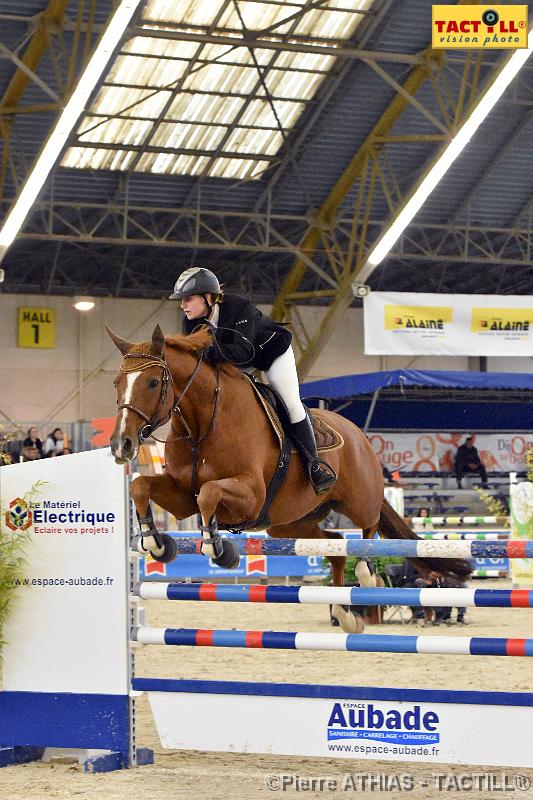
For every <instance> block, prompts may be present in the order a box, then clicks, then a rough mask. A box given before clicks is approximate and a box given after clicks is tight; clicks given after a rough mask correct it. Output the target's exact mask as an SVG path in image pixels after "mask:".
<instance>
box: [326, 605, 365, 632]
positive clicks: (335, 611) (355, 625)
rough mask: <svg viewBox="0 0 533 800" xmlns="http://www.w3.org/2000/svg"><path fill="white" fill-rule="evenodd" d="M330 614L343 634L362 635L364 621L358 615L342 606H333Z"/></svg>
mask: <svg viewBox="0 0 533 800" xmlns="http://www.w3.org/2000/svg"><path fill="white" fill-rule="evenodd" d="M331 614H332V616H334V617H336V618H337V619H338V621H339V625H340V626H341V628H342V630H343V631H344V633H363V631H364V629H365V621H364V619H363V617H362V616H361V615H360V614H354V613H353V612H352V611H350V610H348V611H347V610H346V609H345V608H343V606H333V608H332V610H331Z"/></svg>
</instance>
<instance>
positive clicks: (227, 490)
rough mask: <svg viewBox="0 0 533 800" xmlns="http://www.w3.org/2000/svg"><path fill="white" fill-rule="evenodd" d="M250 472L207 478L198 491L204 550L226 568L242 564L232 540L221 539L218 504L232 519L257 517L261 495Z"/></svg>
mask: <svg viewBox="0 0 533 800" xmlns="http://www.w3.org/2000/svg"><path fill="white" fill-rule="evenodd" d="M255 484H256V481H255V480H254V479H253V477H252V476H251V475H234V476H232V477H231V478H222V479H220V480H214V481H207V482H206V483H204V484H203V485H202V487H201V489H200V492H199V494H198V508H199V509H200V514H201V517H202V536H203V539H204V541H203V543H202V553H203V554H204V555H206V556H209V558H211V559H212V560H213V561H214V562H215V564H217V565H218V566H219V567H224V569H234V568H235V567H238V565H239V559H240V555H239V550H238V548H237V546H236V545H235V543H234V542H232V541H231V540H230V539H222V537H221V536H220V534H219V532H218V524H217V518H216V511H217V507H219V506H220V507H222V508H223V509H224V510H225V512H226V514H227V515H229V516H230V519H231V520H232V522H235V523H238V522H244V521H245V520H250V519H252V520H253V519H254V515H255V511H256V507H257V504H258V498H257V494H256V491H255V490H254V485H255Z"/></svg>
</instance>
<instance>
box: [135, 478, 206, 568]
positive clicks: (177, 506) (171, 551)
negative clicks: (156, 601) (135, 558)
mask: <svg viewBox="0 0 533 800" xmlns="http://www.w3.org/2000/svg"><path fill="white" fill-rule="evenodd" d="M131 496H132V498H133V502H134V503H135V510H136V512H137V519H138V521H139V528H140V531H141V536H140V538H139V541H138V545H137V549H138V550H139V552H140V553H150V555H151V556H152V558H155V560H156V561H162V562H163V563H165V564H168V563H169V562H170V561H173V560H174V559H175V558H176V545H175V542H174V539H173V538H172V536H169V535H168V533H160V532H159V531H158V530H157V528H156V526H155V523H154V518H153V516H152V509H151V507H150V500H153V501H154V502H155V503H157V505H158V506H161V508H164V509H165V511H168V512H169V513H170V514H172V515H173V516H175V517H176V519H185V517H190V516H191V515H192V514H194V513H196V510H197V509H196V505H195V503H194V500H193V498H192V497H191V496H190V493H187V492H185V491H184V490H183V489H182V488H181V487H180V485H179V483H177V482H176V481H175V480H174V478H173V477H172V476H171V475H141V476H140V477H138V478H136V479H135V480H134V481H132V484H131Z"/></svg>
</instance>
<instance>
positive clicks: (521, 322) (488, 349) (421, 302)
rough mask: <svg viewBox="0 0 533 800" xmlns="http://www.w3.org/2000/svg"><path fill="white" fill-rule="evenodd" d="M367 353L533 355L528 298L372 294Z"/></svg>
mask: <svg viewBox="0 0 533 800" xmlns="http://www.w3.org/2000/svg"><path fill="white" fill-rule="evenodd" d="M364 311H365V353H366V354H367V355H431V356H435V355H437V356H439V355H440V356H442V355H453V356H483V355H484V356H531V355H532V353H533V333H532V331H533V302H532V300H531V298H530V297H528V296H527V295H523V296H522V295H520V296H519V295H516V296H509V295H487V294H484V295H475V294H424V293H419V292H417V293H416V294H415V293H410V292H409V293H408V292H370V294H369V295H367V297H365V299H364Z"/></svg>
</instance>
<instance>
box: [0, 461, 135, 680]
mask: <svg viewBox="0 0 533 800" xmlns="http://www.w3.org/2000/svg"><path fill="white" fill-rule="evenodd" d="M96 478H97V479H98V480H97V481H96ZM0 490H1V509H2V521H1V524H2V530H3V532H4V533H5V534H7V535H11V536H13V537H17V536H22V535H26V536H28V544H27V546H26V548H25V561H26V568H25V574H24V577H23V579H22V581H21V583H22V585H21V586H20V588H19V591H18V592H17V596H16V603H15V604H14V606H13V612H12V613H11V614H10V616H9V619H8V622H7V624H6V626H5V629H4V632H3V638H4V639H5V641H6V642H7V643H8V644H9V643H10V642H15V643H16V644H14V645H12V646H10V647H7V648H6V652H5V655H4V663H3V668H4V669H3V678H4V689H5V690H10V691H29V692H31V691H38V692H41V693H43V692H50V693H55V692H61V693H82V694H87V693H100V694H121V695H127V694H128V691H129V687H128V682H127V675H128V650H127V631H128V603H127V597H128V584H127V577H128V573H127V564H126V560H125V558H124V537H125V531H126V513H127V509H126V476H125V474H124V468H123V467H119V466H117V465H116V464H115V461H114V459H113V457H112V456H111V453H110V451H109V449H108V448H106V449H105V450H93V451H91V452H88V453H77V454H75V455H69V456H61V457H58V458H47V459H45V460H43V461H28V462H27V463H24V464H12V465H11V466H9V467H4V468H3V469H1V470H0ZM102 653H105V658H106V661H107V663H108V664H109V665H112V666H113V668H109V669H102Z"/></svg>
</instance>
